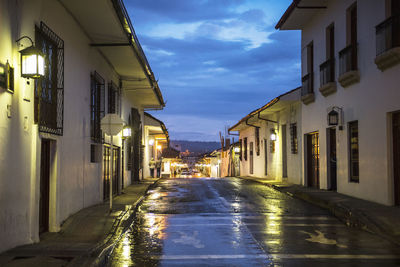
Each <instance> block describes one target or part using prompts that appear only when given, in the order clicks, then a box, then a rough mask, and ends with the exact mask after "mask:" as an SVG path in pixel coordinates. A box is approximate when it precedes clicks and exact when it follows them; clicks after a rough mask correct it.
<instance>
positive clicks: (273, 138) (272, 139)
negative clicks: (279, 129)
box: [271, 133, 276, 141]
mask: <svg viewBox="0 0 400 267" xmlns="http://www.w3.org/2000/svg"><path fill="white" fill-rule="evenodd" d="M271 141H276V134H275V133H272V134H271Z"/></svg>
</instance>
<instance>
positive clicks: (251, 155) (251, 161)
mask: <svg viewBox="0 0 400 267" xmlns="http://www.w3.org/2000/svg"><path fill="white" fill-rule="evenodd" d="M253 153H254V152H253V142H250V174H253V172H254V162H253Z"/></svg>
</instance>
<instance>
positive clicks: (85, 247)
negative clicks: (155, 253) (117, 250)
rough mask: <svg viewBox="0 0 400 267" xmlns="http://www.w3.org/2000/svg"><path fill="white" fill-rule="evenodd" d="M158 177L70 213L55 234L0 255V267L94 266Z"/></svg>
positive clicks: (123, 227)
mask: <svg viewBox="0 0 400 267" xmlns="http://www.w3.org/2000/svg"><path fill="white" fill-rule="evenodd" d="M157 181H158V179H145V180H143V181H141V182H140V183H137V184H132V185H130V186H128V187H126V188H124V189H123V193H122V194H121V195H119V196H116V197H114V198H113V211H112V212H109V202H104V203H101V204H98V205H95V206H91V207H88V208H85V209H83V210H81V211H79V212H77V213H76V214H74V215H72V216H70V217H69V218H68V219H67V220H66V221H65V222H64V223H63V224H62V226H61V231H60V232H58V233H45V234H43V235H41V241H40V242H39V243H35V244H31V245H25V246H20V247H17V248H14V249H11V250H8V251H6V252H4V253H2V254H0V266H7V267H8V266H10V267H11V266H13V267H14V266H15V267H16V266H18V267H22V266H97V265H99V264H100V263H102V262H103V261H104V260H105V257H106V255H107V254H108V252H109V251H111V250H112V249H113V245H114V243H115V241H116V240H118V238H119V237H120V236H121V235H122V233H124V231H126V230H127V229H128V227H129V226H130V223H131V219H132V217H133V216H134V214H135V212H136V209H137V207H138V205H139V204H140V202H141V200H142V199H143V197H144V195H145V194H146V192H147V190H148V189H149V187H150V186H152V185H154V184H155V183H156V182H157Z"/></svg>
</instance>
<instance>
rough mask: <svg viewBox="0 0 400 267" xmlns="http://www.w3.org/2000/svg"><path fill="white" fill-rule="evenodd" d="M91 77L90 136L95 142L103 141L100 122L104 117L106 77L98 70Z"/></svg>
mask: <svg viewBox="0 0 400 267" xmlns="http://www.w3.org/2000/svg"><path fill="white" fill-rule="evenodd" d="M90 78H91V79H90V87H91V88H90V91H91V95H90V136H91V138H92V140H93V141H94V142H96V143H102V142H103V134H102V132H101V128H100V122H101V119H102V118H103V117H104V106H105V100H104V87H105V86H104V79H103V78H102V77H101V76H100V75H99V74H98V73H97V72H94V73H93V74H91V75H90Z"/></svg>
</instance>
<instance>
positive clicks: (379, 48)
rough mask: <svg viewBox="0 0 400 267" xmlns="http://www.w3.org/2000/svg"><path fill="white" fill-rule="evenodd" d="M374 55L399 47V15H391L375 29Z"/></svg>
mask: <svg viewBox="0 0 400 267" xmlns="http://www.w3.org/2000/svg"><path fill="white" fill-rule="evenodd" d="M375 29H376V55H377V56H379V55H380V54H383V53H385V52H386V51H388V50H390V49H392V48H394V47H399V46H400V14H396V15H393V16H391V17H389V18H387V19H386V20H385V21H383V22H381V23H380V24H378V25H377V26H376V27H375Z"/></svg>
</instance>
